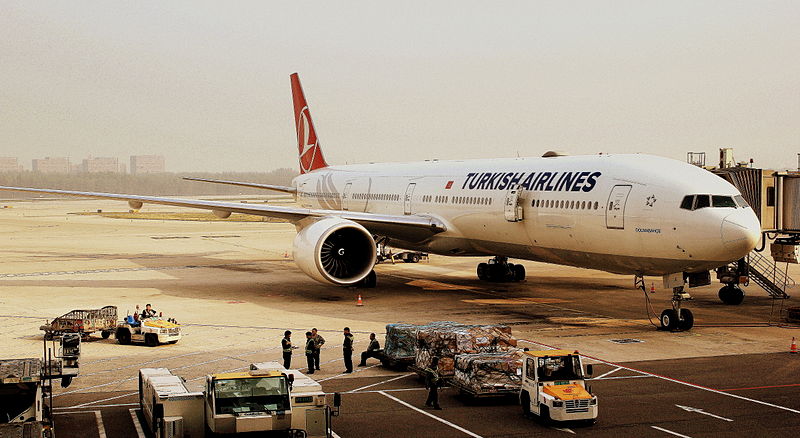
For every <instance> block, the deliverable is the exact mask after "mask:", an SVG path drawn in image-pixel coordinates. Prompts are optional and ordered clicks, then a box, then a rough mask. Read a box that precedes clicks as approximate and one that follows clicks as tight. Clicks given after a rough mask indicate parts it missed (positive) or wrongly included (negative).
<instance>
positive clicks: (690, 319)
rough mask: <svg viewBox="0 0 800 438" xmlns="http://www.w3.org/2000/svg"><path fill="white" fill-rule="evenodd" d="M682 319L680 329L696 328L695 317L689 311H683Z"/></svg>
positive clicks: (679, 324)
mask: <svg viewBox="0 0 800 438" xmlns="http://www.w3.org/2000/svg"><path fill="white" fill-rule="evenodd" d="M681 317H682V319H681V320H680V321H678V328H679V329H681V330H684V331H686V330H691V329H692V327H693V326H694V315H693V314H692V311H691V310H689V309H681Z"/></svg>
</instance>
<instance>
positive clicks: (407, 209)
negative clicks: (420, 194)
mask: <svg viewBox="0 0 800 438" xmlns="http://www.w3.org/2000/svg"><path fill="white" fill-rule="evenodd" d="M416 187H417V183H411V184H409V185H408V187H407V188H406V195H405V197H404V198H403V214H411V198H412V197H413V196H414V188H416Z"/></svg>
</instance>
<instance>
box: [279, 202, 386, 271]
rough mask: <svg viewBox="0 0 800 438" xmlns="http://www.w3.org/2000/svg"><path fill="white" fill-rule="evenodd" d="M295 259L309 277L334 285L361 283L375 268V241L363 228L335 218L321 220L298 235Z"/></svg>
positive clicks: (295, 243) (295, 245)
mask: <svg viewBox="0 0 800 438" xmlns="http://www.w3.org/2000/svg"><path fill="white" fill-rule="evenodd" d="M293 253H294V260H295V263H297V266H299V267H300V270H302V271H303V272H305V273H306V274H307V275H308V276H309V277H311V278H313V279H315V280H317V281H320V282H323V283H333V284H336V285H344V286H347V285H351V284H354V283H357V282H359V281H361V280H363V279H364V278H365V277H366V276H367V275H369V273H370V272H372V268H373V267H374V266H375V259H376V255H377V254H376V248H375V239H373V238H372V234H370V232H369V231H367V229H366V228H364V227H362V226H361V225H359V224H357V223H356V222H353V221H351V220H347V219H342V218H338V217H326V218H323V219H320V220H318V221H316V222H314V223H312V224H310V225H308V226H306V227H305V228H303V229H302V230H300V232H299V233H297V237H295V238H294V249H293Z"/></svg>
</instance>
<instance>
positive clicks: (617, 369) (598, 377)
mask: <svg viewBox="0 0 800 438" xmlns="http://www.w3.org/2000/svg"><path fill="white" fill-rule="evenodd" d="M621 369H622V368H620V367H616V368H614V369H613V370H611V371H609V372H607V373H605V374H601V375H599V376H597V377H595V379H602V378H603V377H605V376H608V375H610V374H614V373H616V372H617V371H619V370H621Z"/></svg>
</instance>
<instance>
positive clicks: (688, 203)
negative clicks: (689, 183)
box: [681, 195, 694, 210]
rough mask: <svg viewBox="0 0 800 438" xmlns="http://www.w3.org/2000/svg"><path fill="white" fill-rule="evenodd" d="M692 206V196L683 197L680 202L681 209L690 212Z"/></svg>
mask: <svg viewBox="0 0 800 438" xmlns="http://www.w3.org/2000/svg"><path fill="white" fill-rule="evenodd" d="M692 204H694V195H688V196H684V197H683V201H682V202H681V208H682V209H684V210H691V209H692Z"/></svg>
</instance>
